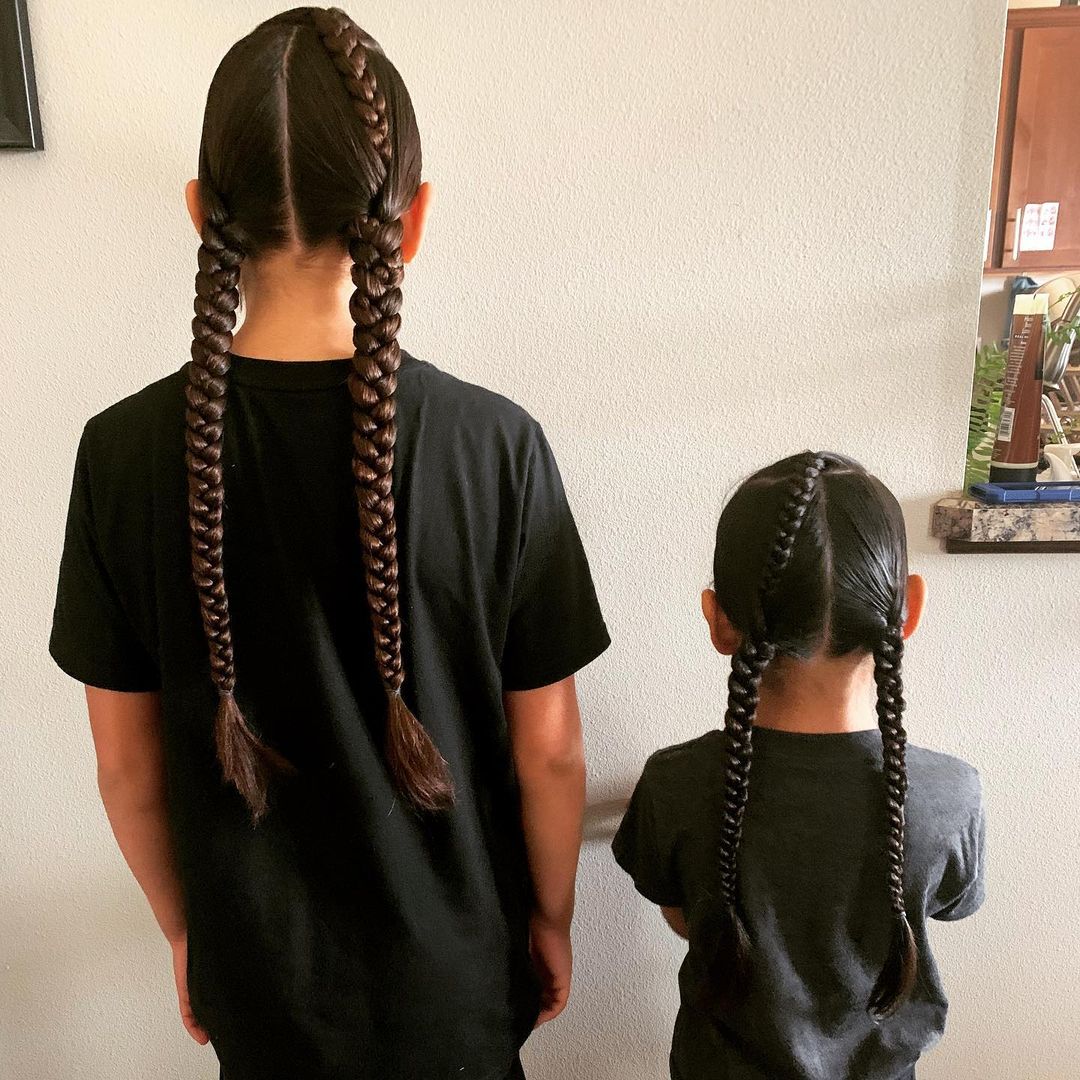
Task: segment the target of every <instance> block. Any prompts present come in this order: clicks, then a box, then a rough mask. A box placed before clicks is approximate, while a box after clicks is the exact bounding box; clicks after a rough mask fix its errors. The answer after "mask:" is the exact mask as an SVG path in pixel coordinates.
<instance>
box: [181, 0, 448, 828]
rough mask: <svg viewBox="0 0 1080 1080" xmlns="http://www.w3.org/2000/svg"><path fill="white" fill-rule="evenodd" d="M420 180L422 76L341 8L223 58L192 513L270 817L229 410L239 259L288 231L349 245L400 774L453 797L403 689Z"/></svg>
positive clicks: (194, 376) (260, 802) (198, 324)
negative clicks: (249, 647) (236, 529)
mask: <svg viewBox="0 0 1080 1080" xmlns="http://www.w3.org/2000/svg"><path fill="white" fill-rule="evenodd" d="M331 65H332V66H331ZM335 71H336V75H335ZM376 71H377V72H378V81H376ZM338 76H340V79H341V83H340V86H341V87H343V88H344V93H341V91H340V90H339V84H338V83H336V81H335V80H336V78H337V77H338ZM267 102H272V103H273V104H274V105H276V108H272V107H267ZM312 132H318V133H320V135H321V139H320V140H319V141H318V142H317V143H316V142H313V141H312V140H311V138H309V137H297V138H293V137H291V135H292V134H298V135H299V134H305V136H310V134H311V133H312ZM420 178H421V146H420V136H419V131H418V129H417V126H416V117H415V114H414V112H413V109H412V103H411V101H410V100H409V96H408V91H407V89H406V88H405V85H404V83H403V81H402V79H401V76H400V74H399V73H398V72H397V70H396V69H395V68H394V66H393V65H392V64H391V63H390V62H389V60H387V59H386V57H385V56H384V55H383V53H382V50H381V49H380V48H379V46H378V44H377V43H376V42H375V41H374V40H373V39H372V38H371V37H369V36H368V35H367V34H365V33H364V31H362V30H361V29H360V28H359V27H358V26H357V25H356V24H355V23H354V22H352V20H351V19H349V18H348V16H347V15H345V14H344V13H343V12H340V11H337V10H330V11H323V10H321V9H316V8H296V9H293V10H290V11H287V12H284V13H282V14H281V15H277V16H275V17H274V18H272V19H268V20H267V21H266V22H264V23H262V24H260V25H259V26H257V27H256V28H255V29H254V30H253V31H252V32H251V33H250V34H248V35H247V36H246V37H244V38H242V39H241V40H240V41H238V42H237V43H236V44H235V45H234V46H233V47H232V48H231V49H230V50H229V52H228V54H227V55H226V56H225V58H224V59H223V60H222V62H221V64H220V65H219V67H218V70H217V72H216V73H215V75H214V79H213V82H212V83H211V86H210V91H209V94H208V95H207V105H206V115H205V117H204V121H203V135H202V144H201V147H200V152H199V183H200V196H201V200H202V203H203V208H204V211H205V213H206V219H207V224H206V226H205V228H204V230H203V234H202V241H203V244H202V247H201V248H200V251H199V275H198V278H197V285H196V291H197V297H196V301H195V322H194V324H193V331H194V340H193V344H192V363H191V365H190V375H189V386H188V390H187V396H188V409H187V427H188V431H187V448H188V450H187V463H188V473H189V477H190V481H189V482H190V519H191V525H190V528H191V544H192V562H193V567H194V578H195V584H196V587H197V589H198V595H199V604H200V608H201V611H202V621H203V627H204V629H205V632H206V639H207V646H208V650H209V654H210V672H211V676H212V678H213V682H214V685H215V687H216V688H217V691H218V695H219V707H218V713H217V721H216V724H215V737H216V743H217V751H218V756H219V758H220V760H221V765H222V771H223V773H224V776H225V778H226V780H227V781H228V782H230V783H232V784H234V785H235V786H236V788H237V789H238V790H239V792H240V794H241V795H242V796H243V798H244V800H245V801H246V802H247V804H248V806H249V807H250V809H251V812H252V815H253V816H254V818H255V819H256V820H258V818H260V817H261V816H262V815H263V814H264V813H265V812H266V808H267V787H268V784H269V782H270V780H271V777H272V774H273V773H274V772H275V771H280V770H286V769H289V768H290V766H289V764H288V762H286V761H285V759H284V758H283V757H282V756H281V755H280V754H278V753H276V752H275V751H273V750H271V749H270V748H269V747H267V746H266V745H265V744H264V743H263V741H262V740H261V739H260V738H259V737H258V736H257V735H256V734H255V732H254V731H253V730H252V728H251V727H250V726H249V725H248V724H247V723H246V722H245V720H244V717H243V716H242V715H241V712H240V710H239V708H238V707H237V704H236V698H235V696H234V694H235V690H236V683H237V676H236V670H235V665H234V660H233V648H232V636H231V632H230V626H229V607H228V600H227V597H226V592H225V582H224V573H223V566H222V516H223V508H224V493H223V488H222V480H223V477H222V467H221V453H222V423H223V418H224V414H225V405H226V396H227V389H228V373H229V366H230V349H231V348H232V331H233V327H234V325H235V318H236V316H235V313H236V309H237V306H238V303H239V291H238V289H239V278H240V265H241V261H242V259H244V258H249V259H258V258H259V257H261V256H262V255H263V254H264V253H266V252H270V251H275V250H279V249H280V248H282V247H283V246H285V245H289V244H297V245H300V246H303V247H306V248H310V249H312V250H314V249H317V248H319V247H322V246H329V245H337V244H342V245H343V246H347V247H348V249H349V252H350V255H351V258H352V262H353V270H352V279H353V282H354V284H355V286H356V293H355V295H354V296H353V297H352V300H351V302H350V310H351V313H352V317H353V320H354V321H355V324H356V325H355V331H354V347H355V356H354V368H355V371H354V374H353V376H352V378H351V379H350V392H351V395H352V399H353V402H354V425H355V431H354V436H353V447H354V460H353V473H354V476H355V482H356V490H357V498H358V511H359V515H360V535H361V540H362V557H363V561H364V570H365V577H366V587H367V593H368V601H369V606H370V612H371V620H372V625H373V627H374V639H375V642H374V645H375V660H376V665H377V668H378V672H379V676H380V678H381V680H382V682H383V684H384V686H385V688H386V693H387V696H388V699H389V707H388V716H387V723H386V754H387V762H388V767H389V771H390V772H391V773H392V775H393V777H394V780H395V782H396V784H397V786H398V787H399V789H400V790H401V791H402V792H404V794H405V795H406V796H407V797H408V798H409V799H410V800H411V801H412V802H413V803H414V804H415V805H416V806H417V807H420V808H423V809H426V810H434V809H440V808H442V807H445V806H447V805H449V803H450V802H451V801H452V787H451V784H450V777H449V770H448V768H447V766H446V762H445V761H444V760H443V759H442V757H441V755H440V754H439V752H438V751H437V750H436V749H435V747H434V744H433V743H432V741H431V739H430V738H429V737H428V735H427V733H426V732H425V731H424V729H423V728H422V727H421V726H420V725H419V723H418V722H417V721H416V720H415V718H414V717H413V716H412V714H411V713H410V712H409V710H408V709H407V708H406V707H405V704H404V702H403V701H402V698H401V688H402V684H403V679H404V676H403V670H402V644H401V633H402V631H401V613H400V609H399V598H398V562H397V547H396V537H395V524H394V500H393V494H392V476H393V463H394V442H395V437H396V428H395V407H394V392H395V389H396V382H397V379H396V376H397V370H398V367H399V365H400V363H401V354H400V350H399V349H398V345H397V334H398V328H399V325H400V318H399V314H398V312H399V309H400V306H401V291H400V286H401V279H402V255H401V240H402V227H401V222H400V217H401V214H402V213H403V212H404V209H405V208H406V207H407V206H408V205H409V204H410V203H411V201H412V199H413V198H414V197H415V195H416V191H417V189H418V187H419V185H420ZM242 675H243V673H242V672H241V684H242Z"/></svg>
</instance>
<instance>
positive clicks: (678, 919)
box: [660, 907, 690, 941]
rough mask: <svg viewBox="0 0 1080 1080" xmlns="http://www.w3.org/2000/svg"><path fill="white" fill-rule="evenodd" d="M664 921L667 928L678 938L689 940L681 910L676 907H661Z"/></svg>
mask: <svg viewBox="0 0 1080 1080" xmlns="http://www.w3.org/2000/svg"><path fill="white" fill-rule="evenodd" d="M660 910H661V911H662V912H663V915H664V920H665V921H666V922H667V924H668V926H670V927H671V929H672V930H674V931H675V933H676V934H678V935H679V937H681V938H684V939H685V940H686V941H689V940H690V931H689V929H688V928H687V926H686V916H685V915H684V914H683V909H682V908H678V907H661V908H660Z"/></svg>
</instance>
